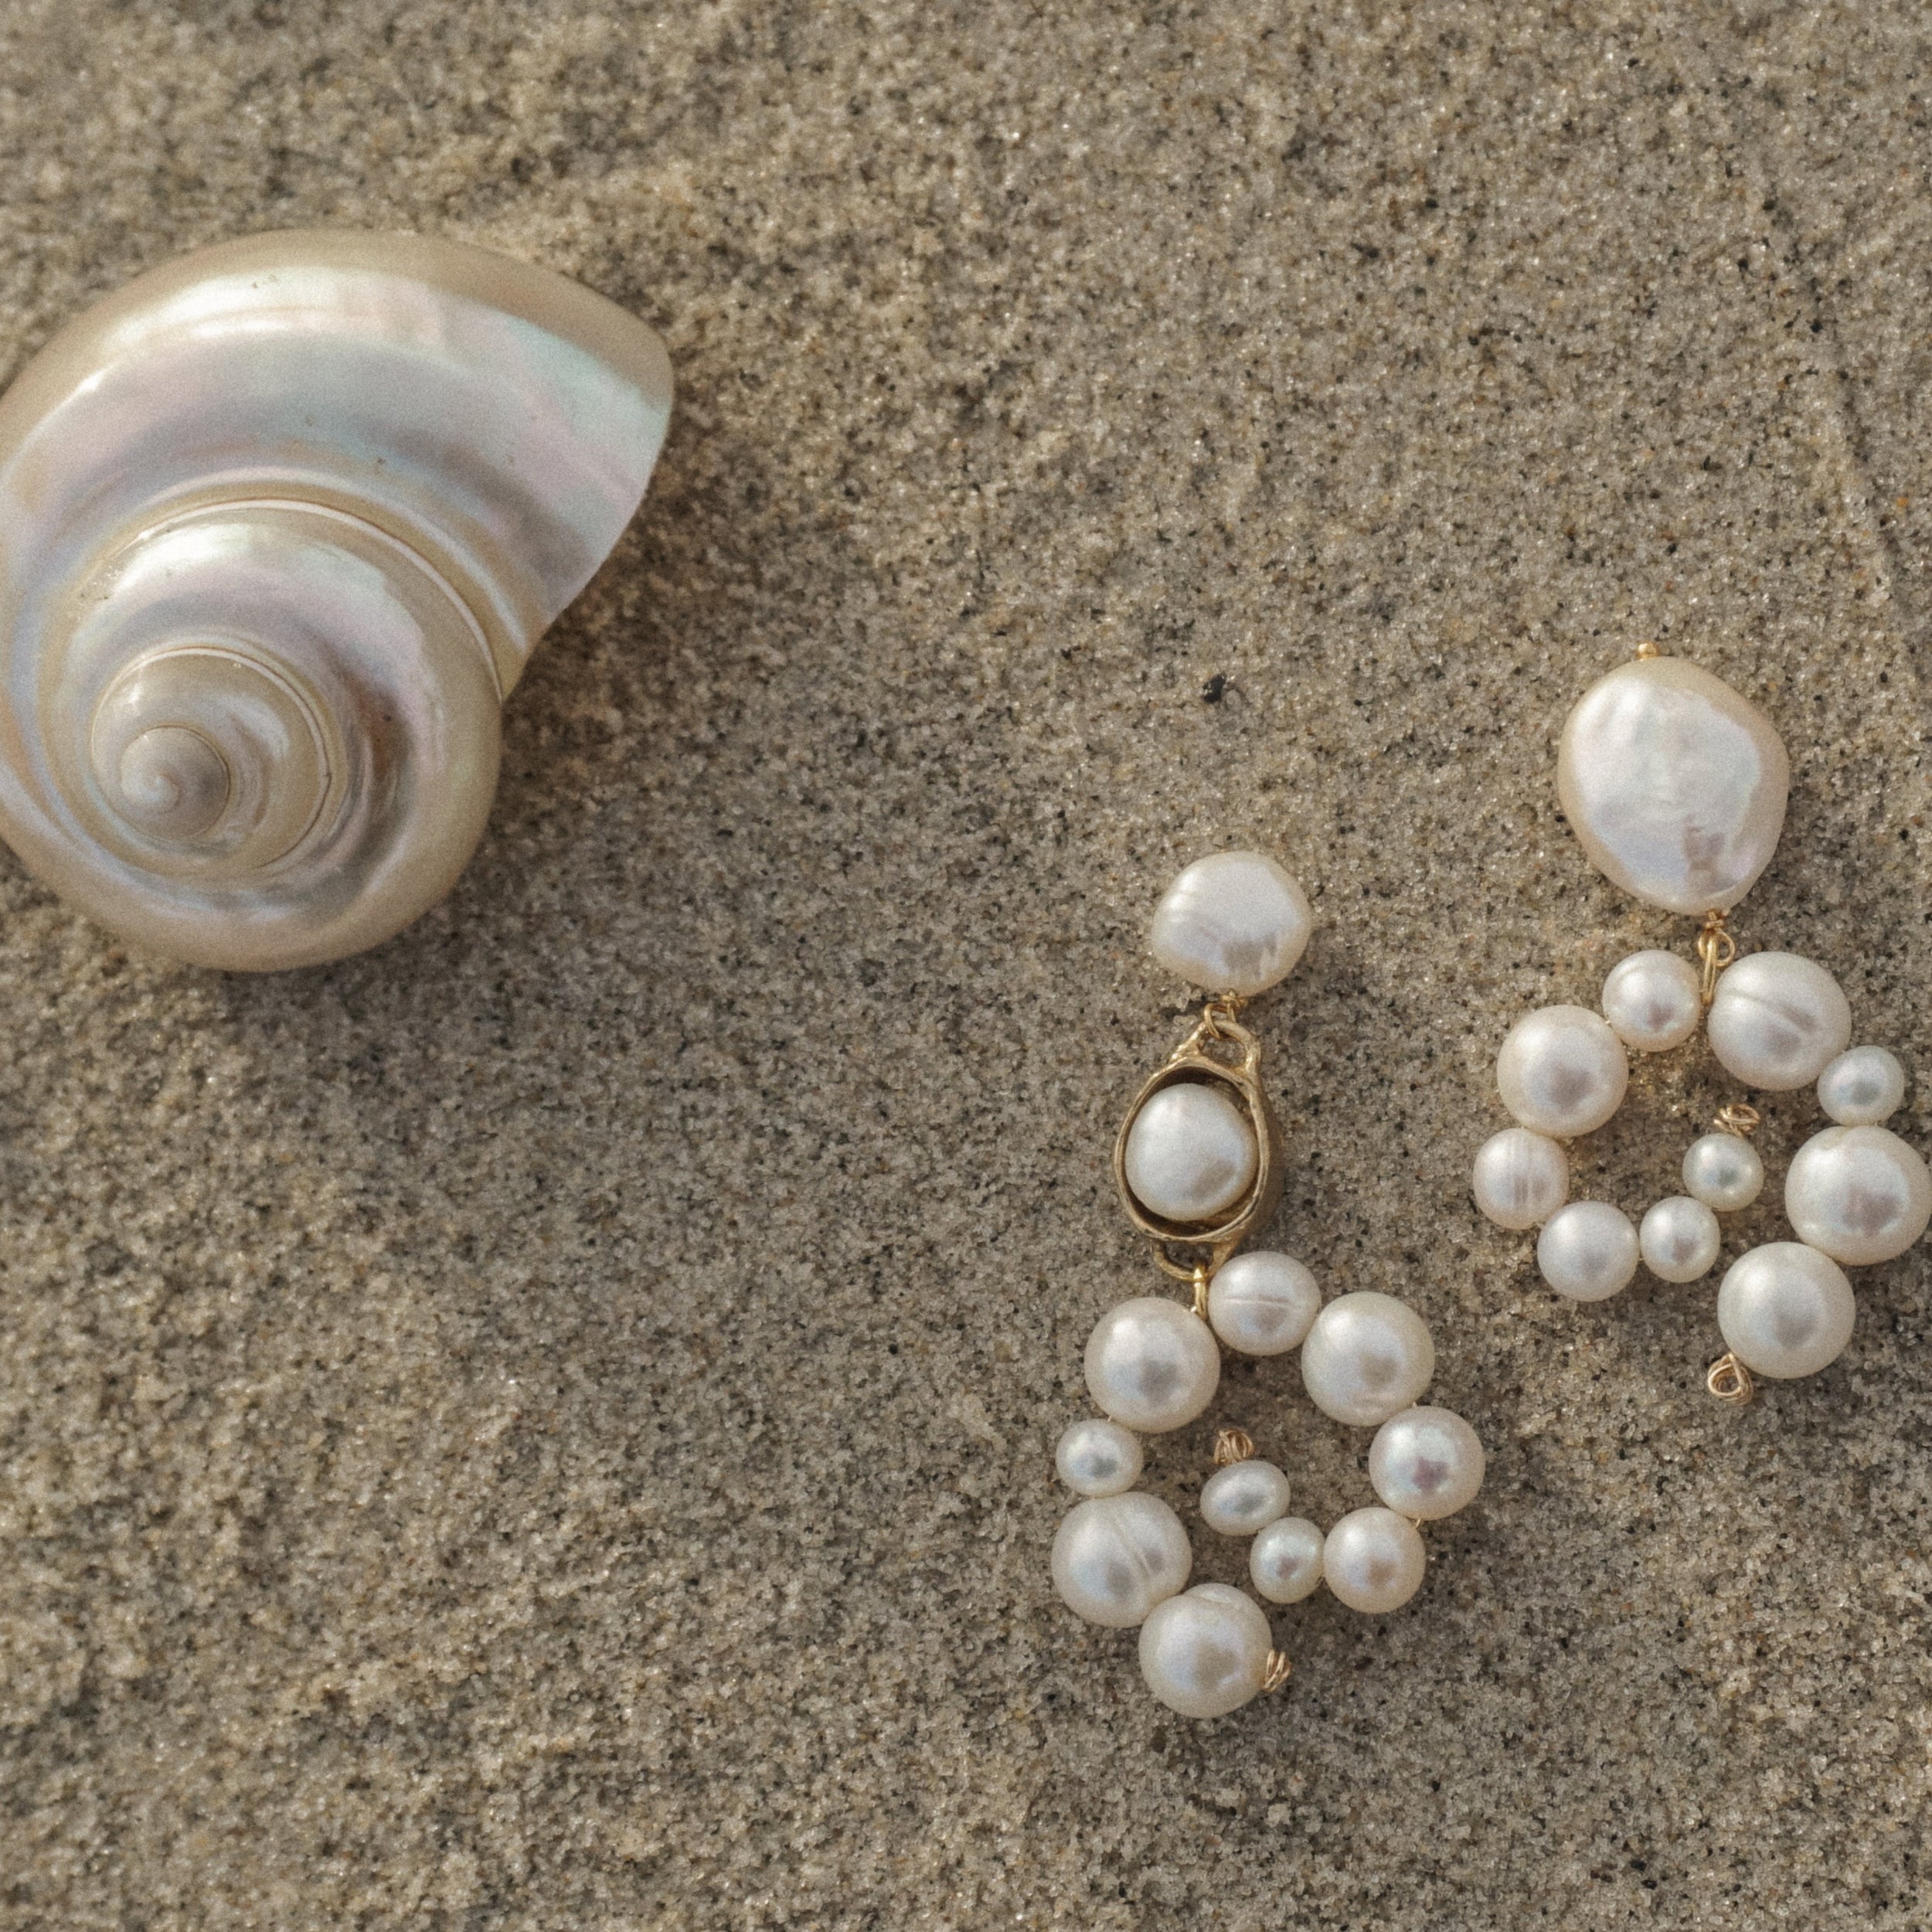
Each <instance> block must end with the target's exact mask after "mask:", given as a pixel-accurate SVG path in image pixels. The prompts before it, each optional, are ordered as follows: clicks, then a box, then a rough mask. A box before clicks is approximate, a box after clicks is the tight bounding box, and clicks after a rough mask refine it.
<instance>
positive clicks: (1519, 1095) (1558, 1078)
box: [1496, 1006, 1630, 1141]
mask: <svg viewBox="0 0 1932 1932" xmlns="http://www.w3.org/2000/svg"><path fill="white" fill-rule="evenodd" d="M1629 1081H1630V1062H1629V1061H1628V1060H1627V1059H1625V1058H1624V1044H1623V1042H1622V1041H1621V1040H1620V1039H1618V1038H1617V1036H1616V1035H1615V1034H1614V1033H1613V1032H1611V1030H1610V1023H1609V1022H1608V1021H1607V1020H1605V1019H1604V1018H1603V1017H1602V1015H1600V1014H1597V1013H1593V1012H1590V1009H1589V1008H1587V1006H1545V1007H1542V1008H1539V1009H1538V1010H1537V1011H1536V1012H1533V1013H1528V1014H1526V1015H1524V1016H1523V1018H1522V1019H1519V1020H1518V1021H1517V1022H1516V1023H1515V1026H1512V1027H1511V1028H1510V1029H1509V1037H1508V1038H1507V1039H1505V1040H1504V1042H1503V1043H1502V1052H1501V1053H1498V1055H1497V1056H1496V1085H1497V1087H1498V1088H1499V1089H1500V1090H1501V1091H1502V1104H1503V1105H1504V1106H1505V1107H1508V1108H1509V1111H1510V1112H1511V1113H1512V1114H1515V1117H1516V1118H1517V1119H1518V1120H1519V1121H1522V1124H1523V1125H1524V1126H1525V1127H1527V1128H1533V1129H1534V1130H1535V1131H1536V1132H1537V1133H1539V1134H1549V1136H1550V1138H1552V1139H1553V1140H1559V1141H1568V1140H1573V1139H1575V1138H1576V1137H1577V1135H1578V1134H1587V1133H1590V1131H1592V1130H1593V1129H1594V1128H1600V1127H1601V1126H1602V1125H1603V1124H1604V1121H1607V1120H1608V1119H1609V1118H1610V1117H1611V1114H1614V1113H1615V1112H1616V1111H1617V1108H1618V1107H1621V1106H1622V1104H1623V1103H1624V1088H1625V1087H1626V1086H1628V1083H1629Z"/></svg>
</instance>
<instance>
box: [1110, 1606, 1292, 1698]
mask: <svg viewBox="0 0 1932 1932" xmlns="http://www.w3.org/2000/svg"><path fill="white" fill-rule="evenodd" d="M1273 1648H1274V1638H1273V1636H1272V1635H1271V1634H1270V1632H1269V1630H1268V1620H1267V1615H1266V1614H1264V1611H1262V1608H1261V1607H1260V1604H1257V1602H1256V1601H1255V1600H1254V1599H1253V1597H1249V1596H1247V1595H1245V1594H1243V1592H1241V1591H1240V1590H1236V1589H1235V1588H1234V1587H1233V1585H1232V1584H1230V1583H1196V1585H1195V1586H1194V1587H1193V1588H1192V1590H1189V1591H1188V1592H1187V1593H1186V1594H1185V1595H1183V1596H1179V1597H1169V1598H1168V1600H1167V1601H1166V1602H1165V1603H1164V1604H1161V1605H1160V1606H1159V1607H1158V1608H1157V1609H1156V1610H1155V1612H1154V1613H1153V1614H1152V1615H1151V1616H1150V1617H1148V1620H1147V1621H1146V1623H1145V1624H1144V1625H1142V1627H1141V1675H1142V1676H1143V1677H1144V1678H1145V1679H1147V1687H1148V1689H1149V1690H1151V1692H1153V1693H1154V1695H1155V1696H1156V1697H1158V1699H1160V1700H1161V1702H1162V1703H1163V1704H1165V1705H1166V1706H1167V1707H1168V1709H1170V1710H1175V1711H1179V1713H1181V1715H1182V1716H1183V1717H1221V1716H1226V1713H1228V1712H1230V1711H1232V1710H1239V1709H1240V1707H1241V1706H1243V1704H1245V1703H1246V1702H1247V1701H1248V1700H1249V1699H1250V1698H1251V1697H1253V1696H1254V1695H1255V1693H1256V1692H1257V1691H1259V1690H1260V1688H1261V1680H1262V1679H1263V1678H1264V1677H1265V1676H1266V1675H1267V1668H1268V1652H1269V1651H1270V1650H1272V1649H1273Z"/></svg>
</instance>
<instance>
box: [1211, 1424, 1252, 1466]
mask: <svg viewBox="0 0 1932 1932" xmlns="http://www.w3.org/2000/svg"><path fill="white" fill-rule="evenodd" d="M1253 1459H1254V1438H1253V1437H1252V1436H1251V1435H1250V1434H1248V1432H1247V1430H1245V1429H1217V1430H1215V1432H1214V1466H1215V1468H1217V1469H1225V1468H1227V1467H1228V1465H1229V1464H1230V1463H1236V1462H1251V1461H1253Z"/></svg>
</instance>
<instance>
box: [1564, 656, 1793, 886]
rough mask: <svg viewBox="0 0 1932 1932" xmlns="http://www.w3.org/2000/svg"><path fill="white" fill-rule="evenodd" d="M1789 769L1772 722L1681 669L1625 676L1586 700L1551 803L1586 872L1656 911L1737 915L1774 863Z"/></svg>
mask: <svg viewBox="0 0 1932 1932" xmlns="http://www.w3.org/2000/svg"><path fill="white" fill-rule="evenodd" d="M1790 787H1791V760H1789V759H1788V758H1787V757H1786V756H1785V753H1784V742H1783V740H1781V739H1780V738H1779V736H1778V735H1777V732H1776V731H1775V730H1773V728H1772V726H1771V721H1770V719H1768V718H1767V717H1766V716H1765V715H1764V713H1763V712H1761V711H1760V710H1759V709H1758V708H1757V706H1756V705H1754V704H1753V703H1752V702H1750V699H1747V698H1745V697H1743V696H1741V695H1740V693H1739V692H1735V691H1733V689H1731V687H1730V685H1727V684H1726V683H1725V682H1724V681H1723V679H1721V678H1715V677H1713V676H1712V675H1711V674H1710V672H1708V671H1704V670H1701V669H1699V667H1698V666H1697V665H1694V664H1686V663H1685V662H1684V660H1683V659H1682V658H1638V659H1637V660H1636V661H1635V662H1632V663H1629V664H1624V665H1618V666H1617V668H1616V669H1615V670H1614V671H1613V672H1611V674H1610V675H1609V676H1607V678H1602V679H1599V680H1598V681H1597V682H1596V683H1595V684H1594V685H1591V686H1590V689H1588V690H1587V691H1586V692H1584V693H1583V696H1582V697H1581V698H1580V699H1578V700H1577V705H1576V707H1575V709H1573V710H1572V711H1571V713H1570V716H1569V717H1568V718H1567V719H1565V720H1564V723H1563V737H1562V740H1561V741H1560V743H1559V744H1558V747H1557V750H1556V793H1557V796H1558V797H1559V798H1560V799H1561V800H1562V801H1563V815H1564V816H1565V817H1566V818H1568V819H1569V821H1570V824H1571V825H1572V826H1573V828H1575V831H1576V833H1577V839H1578V841H1579V842H1580V843H1581V845H1582V846H1583V850H1584V852H1586V853H1587V855H1588V856H1589V859H1590V863H1591V864H1592V865H1593V866H1595V867H1596V868H1597V870H1598V871H1599V872H1601V873H1603V875H1604V876H1605V877H1606V878H1607V879H1610V880H1611V882H1612V883H1614V884H1615V885H1618V886H1622V887H1623V889H1624V891H1625V892H1627V893H1634V894H1635V895H1636V896H1637V897H1638V898H1639V899H1641V900H1645V901H1646V902H1647V903H1649V904H1651V905H1652V906H1663V907H1664V908H1665V910H1667V911H1670V912H1674V913H1701V912H1708V911H1710V910H1713V909H1717V910H1723V909H1726V908H1728V907H1730V906H1735V905H1736V903H1737V902H1738V901H1739V900H1740V899H1742V898H1743V896H1744V895H1745V894H1746V893H1747V892H1749V891H1750V889H1751V887H1752V886H1753V885H1755V884H1756V883H1757V877H1758V875H1759V873H1760V872H1763V871H1764V868H1765V867H1766V866H1768V865H1769V864H1770V862H1771V855H1772V853H1774V852H1776V851H1777V836H1778V834H1779V832H1781V830H1782V829H1783V828H1784V801H1785V797H1786V794H1787V792H1788V791H1789V790H1790Z"/></svg>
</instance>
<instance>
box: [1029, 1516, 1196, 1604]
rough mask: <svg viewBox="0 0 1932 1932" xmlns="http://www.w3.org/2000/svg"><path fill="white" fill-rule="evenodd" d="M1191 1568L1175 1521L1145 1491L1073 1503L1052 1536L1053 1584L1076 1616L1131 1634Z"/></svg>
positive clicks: (1189, 1550) (1187, 1549)
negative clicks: (1064, 1519)
mask: <svg viewBox="0 0 1932 1932" xmlns="http://www.w3.org/2000/svg"><path fill="white" fill-rule="evenodd" d="M1193 1567H1194V1552H1193V1550H1192V1548H1190V1547H1189V1543H1188V1539H1187V1532H1186V1531H1185V1529H1182V1527H1181V1519H1180V1518H1179V1516H1177V1515H1175V1513H1174V1512H1173V1511H1172V1510H1171V1509H1168V1506H1167V1505H1166V1504H1165V1503H1164V1502H1162V1500H1161V1499H1160V1498H1159V1497H1158V1496H1150V1495H1148V1493H1147V1492H1146V1491H1145V1490H1144V1489H1131V1490H1129V1491H1128V1493H1127V1494H1126V1495H1124V1496H1096V1497H1094V1498H1093V1499H1092V1500H1091V1501H1090V1502H1083V1503H1078V1504H1076V1505H1075V1506H1074V1508H1073V1510H1072V1511H1071V1512H1070V1513H1069V1514H1068V1516H1067V1519H1066V1522H1063V1523H1062V1524H1061V1525H1060V1533H1059V1535H1057V1536H1055V1537H1054V1539H1053V1587H1054V1588H1055V1589H1056V1590H1058V1591H1059V1592H1060V1596H1061V1598H1062V1600H1063V1601H1064V1602H1065V1604H1066V1607H1067V1608H1068V1609H1069V1610H1070V1611H1073V1614H1074V1615H1075V1616H1077V1617H1085V1618H1086V1619H1087V1621H1088V1622H1089V1623H1090V1624H1104V1625H1105V1626H1106V1627H1107V1628H1108V1629H1109V1630H1131V1628H1133V1627H1134V1624H1138V1623H1139V1622H1140V1621H1141V1620H1142V1619H1143V1618H1144V1617H1145V1616H1146V1615H1147V1614H1148V1611H1151V1609H1152V1608H1153V1607H1154V1606H1155V1604H1158V1603H1162V1602H1165V1600H1166V1599H1167V1598H1168V1597H1172V1595H1173V1594H1174V1593H1175V1591H1176V1590H1179V1588H1180V1587H1182V1584H1184V1583H1185V1582H1186V1581H1187V1573H1188V1572H1189V1570H1192V1568H1193Z"/></svg>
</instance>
